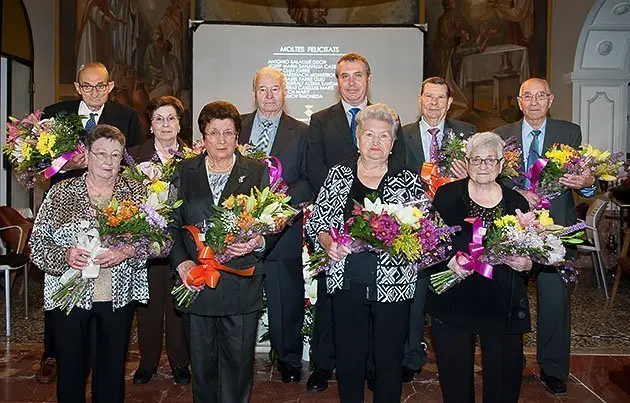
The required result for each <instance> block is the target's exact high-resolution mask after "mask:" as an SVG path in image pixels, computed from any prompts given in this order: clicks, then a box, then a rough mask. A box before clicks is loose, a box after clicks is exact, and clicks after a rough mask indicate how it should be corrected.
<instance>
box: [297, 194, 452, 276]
mask: <svg viewBox="0 0 630 403" xmlns="http://www.w3.org/2000/svg"><path fill="white" fill-rule="evenodd" d="M421 205H423V203H421V201H419V200H418V201H410V202H408V203H406V204H402V203H398V204H392V203H389V204H387V203H382V202H381V200H380V198H378V197H376V196H371V197H366V198H365V199H364V200H363V204H360V203H358V202H356V201H355V204H354V208H353V210H352V216H351V217H350V218H349V219H348V221H347V222H346V223H345V224H344V228H343V229H341V230H340V231H338V230H336V229H333V230H332V231H331V237H332V238H333V240H334V241H335V242H337V243H340V244H342V245H348V246H350V249H351V250H352V251H353V252H362V251H364V250H369V251H383V252H386V253H389V254H390V255H392V256H403V257H404V258H405V259H406V260H407V261H408V262H409V263H410V264H412V265H414V267H415V268H416V269H417V270H421V269H423V268H426V267H429V266H432V265H434V264H436V263H438V262H440V261H442V260H444V259H445V258H446V257H447V256H448V253H449V250H450V239H451V236H452V235H453V234H454V233H455V232H457V231H459V230H460V228H459V227H448V226H446V225H445V224H444V223H443V222H442V220H441V218H440V217H439V216H438V215H437V214H436V213H435V212H433V211H429V210H426V209H424V210H423V209H421V208H420V207H419V206H421ZM332 264H333V262H332V261H331V260H330V258H329V257H328V255H327V254H326V252H325V251H324V250H321V251H319V252H315V253H313V255H311V261H310V267H311V270H314V271H315V272H321V271H326V270H328V269H329V268H330V267H331V265H332Z"/></svg>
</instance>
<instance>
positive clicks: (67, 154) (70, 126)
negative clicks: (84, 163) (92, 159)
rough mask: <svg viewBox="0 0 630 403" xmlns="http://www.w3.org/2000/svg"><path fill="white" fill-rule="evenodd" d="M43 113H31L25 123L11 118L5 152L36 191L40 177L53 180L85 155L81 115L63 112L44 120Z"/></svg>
mask: <svg viewBox="0 0 630 403" xmlns="http://www.w3.org/2000/svg"><path fill="white" fill-rule="evenodd" d="M41 116H42V113H41V112H40V111H37V112H35V113H31V114H29V115H28V116H26V117H25V118H23V119H22V120H19V119H16V118H14V117H10V118H9V120H10V122H8V123H7V128H8V138H7V143H6V146H5V149H4V153H5V154H6V155H7V156H8V157H9V160H10V161H11V163H12V164H13V165H15V166H16V171H17V178H18V181H19V182H20V183H22V184H23V185H24V186H26V187H27V188H32V187H33V184H34V182H35V178H36V176H37V175H39V174H41V175H43V176H44V178H45V179H50V178H51V177H52V176H53V175H54V174H56V173H57V172H59V170H61V168H62V167H63V166H64V165H65V164H66V163H67V162H68V161H69V160H70V159H72V158H73V157H74V156H75V155H76V154H77V153H82V152H83V146H82V144H81V136H82V134H83V132H84V130H83V124H82V123H81V116H79V115H77V114H75V113H66V112H62V113H60V114H58V115H57V116H56V117H54V118H50V119H44V120H40V119H41Z"/></svg>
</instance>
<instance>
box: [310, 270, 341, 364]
mask: <svg viewBox="0 0 630 403" xmlns="http://www.w3.org/2000/svg"><path fill="white" fill-rule="evenodd" d="M317 281H318V283H317V302H316V303H315V323H314V324H313V336H312V339H311V353H312V358H313V366H314V367H315V368H316V369H324V370H326V371H332V370H333V369H335V342H334V338H333V321H332V302H331V296H330V295H328V293H327V292H326V277H325V276H323V275H320V276H318V277H317Z"/></svg>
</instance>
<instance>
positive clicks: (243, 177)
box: [238, 175, 245, 183]
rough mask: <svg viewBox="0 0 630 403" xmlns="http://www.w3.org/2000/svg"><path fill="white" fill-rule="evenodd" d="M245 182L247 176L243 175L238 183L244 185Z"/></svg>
mask: <svg viewBox="0 0 630 403" xmlns="http://www.w3.org/2000/svg"><path fill="white" fill-rule="evenodd" d="M244 180H245V175H242V176H241V177H239V178H238V183H243V181H244Z"/></svg>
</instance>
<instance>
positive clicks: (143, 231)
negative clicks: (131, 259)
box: [97, 192, 182, 259]
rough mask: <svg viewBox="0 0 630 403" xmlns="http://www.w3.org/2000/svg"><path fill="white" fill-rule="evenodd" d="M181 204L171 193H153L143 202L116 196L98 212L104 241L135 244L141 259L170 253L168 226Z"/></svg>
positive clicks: (138, 256)
mask: <svg viewBox="0 0 630 403" xmlns="http://www.w3.org/2000/svg"><path fill="white" fill-rule="evenodd" d="M181 203H182V202H181V200H178V201H176V202H173V203H171V202H169V201H168V194H167V192H161V193H152V192H150V193H149V194H148V196H147V197H146V198H145V199H144V200H143V202H142V203H138V202H135V201H133V200H130V199H126V200H121V201H118V200H116V199H115V198H112V200H111V201H110V203H109V205H108V206H107V207H105V208H104V209H103V210H102V211H100V212H99V213H98V214H97V220H98V225H99V227H98V231H99V233H100V234H101V239H102V242H103V244H104V245H106V246H107V247H109V248H116V247H121V246H123V245H126V244H130V243H133V246H134V248H135V249H136V257H137V258H139V259H149V258H158V257H165V256H168V254H169V252H170V250H171V247H172V245H173V240H172V238H171V236H170V234H169V233H168V229H167V226H168V223H169V221H171V212H172V211H173V209H175V208H178V207H179V206H180V205H181Z"/></svg>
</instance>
